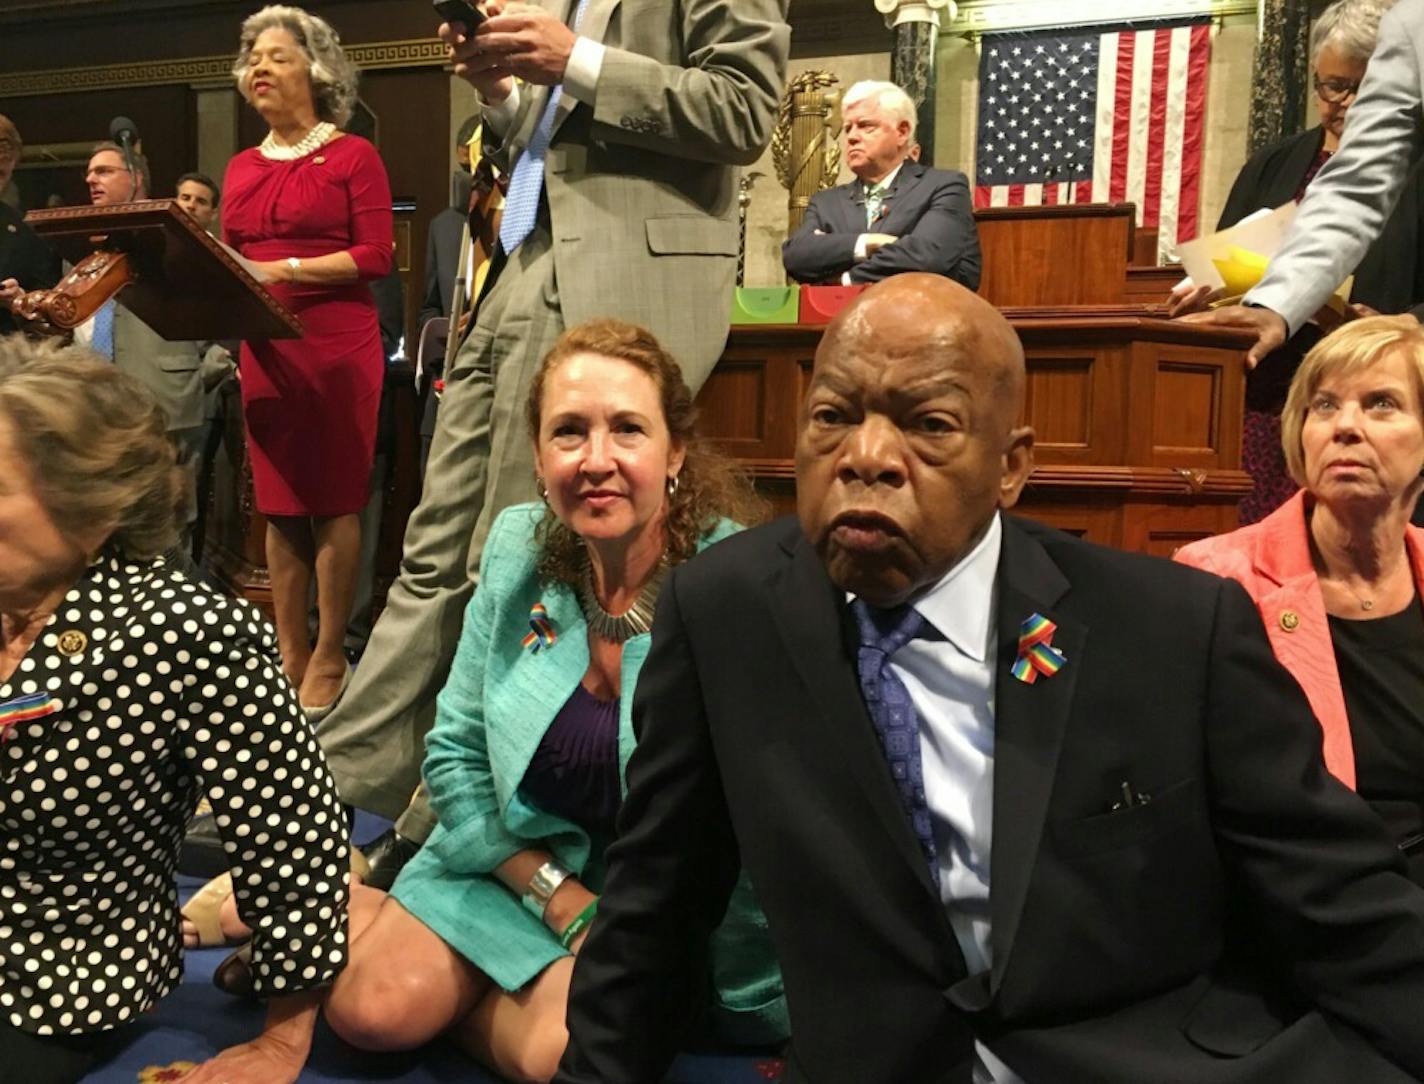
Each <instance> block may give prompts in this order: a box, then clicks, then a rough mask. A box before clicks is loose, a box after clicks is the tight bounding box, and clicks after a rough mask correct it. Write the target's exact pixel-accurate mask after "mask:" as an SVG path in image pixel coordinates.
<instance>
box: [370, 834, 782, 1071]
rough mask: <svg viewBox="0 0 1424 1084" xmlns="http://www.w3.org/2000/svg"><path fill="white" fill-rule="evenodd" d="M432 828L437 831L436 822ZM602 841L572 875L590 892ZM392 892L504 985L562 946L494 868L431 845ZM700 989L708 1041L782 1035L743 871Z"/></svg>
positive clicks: (766, 939)
mask: <svg viewBox="0 0 1424 1084" xmlns="http://www.w3.org/2000/svg"><path fill="white" fill-rule="evenodd" d="M435 831H436V832H437V833H438V832H440V831H441V829H440V827H439V826H437V827H436V829H435ZM434 838H435V836H434V835H433V834H432V836H431V839H432V840H433V839H434ZM605 845H606V842H605V841H603V840H598V841H594V842H593V845H592V854H591V857H590V858H589V862H588V865H587V866H586V867H585V868H584V870H583V871H582V872H581V873H580V874H579V880H580V881H582V882H583V884H584V885H586V886H587V887H588V888H589V890H590V891H593V892H598V891H600V890H601V889H602V887H603V877H604V873H605V867H604V863H603V854H604V848H605ZM391 895H392V896H393V897H394V898H395V899H396V900H398V901H399V902H400V905H401V906H402V907H404V908H405V909H406V910H407V911H409V912H410V913H411V914H412V915H414V916H415V917H416V918H418V919H419V920H420V921H421V922H423V923H424V924H425V925H426V926H428V927H429V928H430V929H431V930H433V931H434V932H435V934H436V936H438V937H439V938H440V939H441V940H442V941H444V942H445V943H446V944H447V945H449V946H450V947H451V948H452V949H453V950H454V951H455V952H457V953H459V954H460V955H461V956H463V957H464V958H465V959H466V960H468V961H470V963H471V964H473V965H474V966H475V967H477V968H479V969H480V970H481V971H483V972H484V973H485V974H486V975H488V976H489V978H490V980H491V981H492V982H493V983H495V985H497V986H498V987H499V988H500V989H502V990H505V991H507V992H509V993H513V992H514V991H516V990H520V989H523V988H524V987H525V986H527V985H528V984H529V983H530V982H532V981H533V980H534V979H535V978H536V977H537V976H538V975H539V974H540V973H541V972H542V971H543V970H544V969H545V968H546V967H548V966H549V965H550V964H551V963H553V962H554V961H555V960H557V959H559V958H560V957H563V956H568V955H570V953H569V952H568V950H567V949H565V948H563V947H562V946H561V945H560V944H559V941H558V938H556V937H555V936H554V933H553V931H552V930H550V929H549V928H548V927H547V926H545V925H544V923H543V922H541V921H539V919H537V918H535V917H534V916H533V915H532V914H530V913H529V912H528V911H526V910H525V909H524V905H523V904H522V903H521V902H520V900H519V898H518V897H517V896H515V894H514V893H513V892H511V891H510V890H509V889H508V888H506V887H505V885H504V883H503V882H502V881H500V880H499V879H498V878H497V877H495V876H494V875H492V874H488V873H455V872H452V871H451V870H450V869H449V868H448V867H447V866H446V865H445V864H444V863H443V862H442V861H441V860H440V859H439V858H438V857H436V852H435V849H434V848H432V847H429V846H426V847H422V848H421V849H420V851H419V852H417V853H416V855H415V857H413V858H412V859H411V860H410V861H409V862H408V863H407V864H406V866H405V868H404V869H403V870H401V874H400V876H399V877H398V878H397V879H396V883H395V884H394V885H393V886H391ZM708 992H709V995H710V996H711V998H712V1000H713V1007H712V1013H711V1018H710V1020H709V1021H708V1023H709V1025H710V1029H711V1033H712V1035H713V1037H714V1038H715V1039H716V1041H718V1042H722V1043H729V1044H733V1045H737V1046H764V1045H772V1044H776V1043H780V1042H783V1041H785V1039H786V1038H787V1037H788V1036H789V1035H790V1030H791V1029H790V1021H789V1018H788V1016H787V1012H786V999H785V998H784V997H783V995H782V990H781V973H780V970H779V969H778V968H777V967H776V964H775V956H774V954H773V953H772V949H771V937H770V934H769V933H768V931H767V929H766V919H765V918H764V917H763V916H762V914H761V911H760V909H759V908H758V907H757V906H756V901H755V896H754V895H753V893H752V887H751V883H750V882H749V881H748V880H747V878H746V875H745V874H743V875H742V878H741V879H740V880H739V881H738V882H737V887H736V889H735V891H734V892H733V894H732V900H731V902H730V904H729V905H728V908H727V920H726V921H725V922H724V923H723V924H722V926H721V927H720V928H719V929H718V930H717V931H716V933H715V934H714V935H713V938H712V944H711V974H710V975H709V977H708Z"/></svg>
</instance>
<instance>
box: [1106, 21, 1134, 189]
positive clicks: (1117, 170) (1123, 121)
mask: <svg viewBox="0 0 1424 1084" xmlns="http://www.w3.org/2000/svg"><path fill="white" fill-rule="evenodd" d="M1136 45H1137V35H1136V34H1133V33H1130V32H1127V31H1124V32H1123V33H1121V34H1119V35H1118V36H1117V78H1116V82H1115V84H1114V87H1115V91H1114V94H1113V112H1112V123H1113V138H1112V179H1111V182H1110V184H1109V188H1108V193H1107V196H1108V201H1109V202H1111V203H1121V202H1122V201H1123V200H1124V199H1126V198H1127V159H1128V154H1129V148H1130V146H1131V139H1132V54H1133V51H1134V49H1135V48H1136Z"/></svg>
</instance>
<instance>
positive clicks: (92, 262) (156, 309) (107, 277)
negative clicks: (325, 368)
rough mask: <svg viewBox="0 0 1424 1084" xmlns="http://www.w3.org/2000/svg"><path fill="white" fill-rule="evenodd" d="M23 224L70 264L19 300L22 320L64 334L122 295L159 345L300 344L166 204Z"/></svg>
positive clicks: (209, 242) (58, 214)
mask: <svg viewBox="0 0 1424 1084" xmlns="http://www.w3.org/2000/svg"><path fill="white" fill-rule="evenodd" d="M25 222H26V223H27V224H28V225H30V226H31V227H32V228H33V229H34V231H35V232H36V233H37V234H39V235H40V236H41V237H43V238H44V239H45V240H46V241H48V242H49V243H50V245H52V246H53V247H54V248H55V249H56V250H57V251H58V252H59V253H60V255H62V256H63V257H64V258H65V259H66V260H68V261H69V262H70V263H72V264H73V265H74V267H73V269H72V270H71V271H70V272H69V274H67V275H65V277H64V278H63V279H61V280H60V282H59V284H58V285H57V286H55V287H54V289H52V290H37V291H34V292H32V293H29V294H26V295H25V296H24V297H23V298H21V299H20V300H19V301H17V302H15V305H14V310H15V312H16V314H17V315H18V316H20V318H21V319H22V320H28V321H30V322H32V323H41V324H48V325H49V326H50V327H51V328H52V329H57V330H60V331H69V330H72V329H73V328H75V327H77V326H78V325H79V324H82V323H83V322H84V321H85V320H87V319H88V318H89V317H90V316H92V315H93V314H94V311H95V310H96V309H98V308H99V306H100V305H102V304H103V303H104V302H105V301H107V300H108V299H109V298H110V297H113V296H114V295H115V294H116V293H117V292H118V291H120V290H122V291H123V299H124V306H125V308H127V309H129V310H130V311H132V312H133V313H134V315H136V316H137V317H138V318H139V319H140V320H142V321H143V322H144V323H145V324H147V325H148V326H149V327H151V328H153V330H154V331H156V332H158V334H159V335H161V336H162V337H163V338H165V339H169V340H182V339H198V340H204V339H297V338H300V337H301V334H302V325H301V323H300V321H298V320H297V318H296V317H295V316H293V315H292V314H291V313H290V312H289V311H288V310H287V309H286V308H285V307H284V306H283V305H282V303H281V302H279V301H278V300H277V299H276V298H275V297H273V296H272V295H271V294H269V293H268V292H267V291H266V290H264V289H263V288H262V285H261V284H260V283H259V282H258V281H257V280H256V279H254V278H253V277H252V276H251V275H249V274H248V273H247V271H245V270H244V269H243V267H242V265H241V264H239V263H238V262H237V260H235V259H234V258H233V257H232V255H231V254H230V253H229V252H228V251H227V250H226V249H225V248H224V247H223V246H222V245H220V244H219V243H218V242H217V241H216V240H214V239H213V238H212V237H210V236H208V234H207V232H206V231H204V230H203V229H202V228H201V227H200V226H199V225H198V224H197V223H196V222H194V221H193V219H192V218H191V217H190V216H189V215H188V213H187V212H186V211H184V210H183V209H182V208H180V207H179V206H178V204H177V202H176V201H174V200H171V199H151V200H140V201H138V202H136V203H122V204H116V205H114V206H109V207H56V208H54V209H53V210H48V211H31V212H30V213H29V214H28V215H26V216H25Z"/></svg>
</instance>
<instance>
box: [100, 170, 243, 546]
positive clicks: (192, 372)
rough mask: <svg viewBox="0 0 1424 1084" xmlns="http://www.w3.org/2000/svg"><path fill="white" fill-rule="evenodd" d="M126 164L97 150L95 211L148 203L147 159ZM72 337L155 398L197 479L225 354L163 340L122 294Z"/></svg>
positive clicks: (228, 363)
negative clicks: (213, 377) (208, 402)
mask: <svg viewBox="0 0 1424 1084" xmlns="http://www.w3.org/2000/svg"><path fill="white" fill-rule="evenodd" d="M128 161H129V162H131V163H132V168H130V166H129V164H128V162H126V161H125V158H124V152H123V151H122V149H120V148H119V146H118V145H117V144H114V143H107V142H106V143H99V144H97V145H96V146H95V147H94V150H93V151H92V152H91V154H90V156H89V168H88V170H87V172H86V173H85V177H84V180H85V183H86V184H87V185H88V186H89V199H90V202H92V203H93V204H94V206H96V207H107V206H113V205H115V204H120V203H130V202H132V201H134V200H141V199H148V198H149V197H148V193H149V185H150V178H149V175H148V161H147V159H145V158H144V156H143V155H142V154H140V153H138V152H137V151H135V152H133V153H132V154H131V156H130V158H129V160H128ZM74 337H75V341H76V342H78V343H79V345H81V346H85V347H88V348H90V349H92V350H93V351H94V352H95V353H98V354H100V355H102V356H103V357H106V358H109V359H110V360H112V361H113V363H114V365H115V366H116V367H118V368H120V369H123V370H125V371H126V372H129V373H131V374H132V375H133V376H135V377H137V378H138V379H139V380H141V381H142V382H143V384H144V386H145V387H147V388H148V390H149V391H151V392H152V393H153V397H154V398H155V399H157V400H158V405H159V406H161V407H162V408H163V413H164V415H165V416H166V417H167V419H168V435H169V436H170V437H171V438H172V439H173V442H174V443H175V444H177V445H178V450H179V453H180V454H181V455H184V456H186V457H187V460H188V462H189V464H190V466H191V467H192V469H193V471H194V473H195V474H196V468H197V462H198V457H199V455H200V454H201V451H202V445H203V434H204V431H205V429H204V423H205V419H206V413H205V410H204V406H205V398H204V360H205V355H211V357H209V358H208V360H209V362H210V366H209V367H210V369H212V370H213V371H215V372H216V373H217V375H219V376H221V374H222V373H225V372H227V371H230V369H231V367H232V362H231V359H230V358H227V357H226V351H224V350H223V348H222V347H220V346H216V345H210V344H206V343H197V342H190V341H177V342H170V341H169V340H167V339H164V338H163V337H162V336H161V335H159V334H158V332H156V331H154V330H153V328H151V327H149V326H148V325H147V324H145V323H144V322H143V321H142V320H140V319H139V318H138V317H137V316H135V315H134V314H133V313H132V312H130V311H129V310H128V308H126V307H125V306H124V303H123V294H122V293H120V294H119V296H118V297H117V298H112V299H110V300H109V301H108V302H106V303H105V304H104V305H102V306H101V307H100V308H99V310H98V311H97V312H96V313H95V314H94V316H93V317H92V318H91V319H90V320H89V321H87V322H86V323H84V324H81V325H80V326H79V327H78V328H76V329H75V336H74ZM195 510H196V509H195ZM190 521H191V517H190Z"/></svg>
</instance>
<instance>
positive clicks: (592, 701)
mask: <svg viewBox="0 0 1424 1084" xmlns="http://www.w3.org/2000/svg"><path fill="white" fill-rule="evenodd" d="M619 770H620V769H619V764H618V701H617V700H600V699H598V697H596V696H594V695H593V694H592V693H591V692H589V691H588V690H587V689H585V688H584V687H583V685H582V684H580V685H579V686H578V687H577V688H575V689H574V694H573V695H572V696H571V697H569V698H568V700H567V701H566V702H565V703H564V706H563V707H562V708H560V709H559V713H558V714H557V715H555V716H554V721H553V722H551V723H550V724H549V729H548V730H546V731H544V737H543V738H542V739H541V740H540V742H539V748H537V749H536V750H534V756H533V758H532V759H531V760H530V761H529V767H528V769H527V770H526V771H525V772H524V780H523V782H522V783H520V785H519V789H520V791H521V792H522V793H523V795H524V797H525V799H526V800H528V801H529V802H530V803H532V804H533V805H535V806H537V807H538V808H540V809H542V810H544V812H546V813H552V814H554V815H555V816H558V817H563V818H564V819H565V820H568V821H572V822H573V823H574V824H577V825H578V826H579V827H580V828H583V829H584V830H585V831H587V832H589V833H590V834H595V833H607V834H612V832H613V821H614V819H615V818H616V817H617V815H618V806H619V804H620V803H621V802H622V788H621V786H620V780H619Z"/></svg>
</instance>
